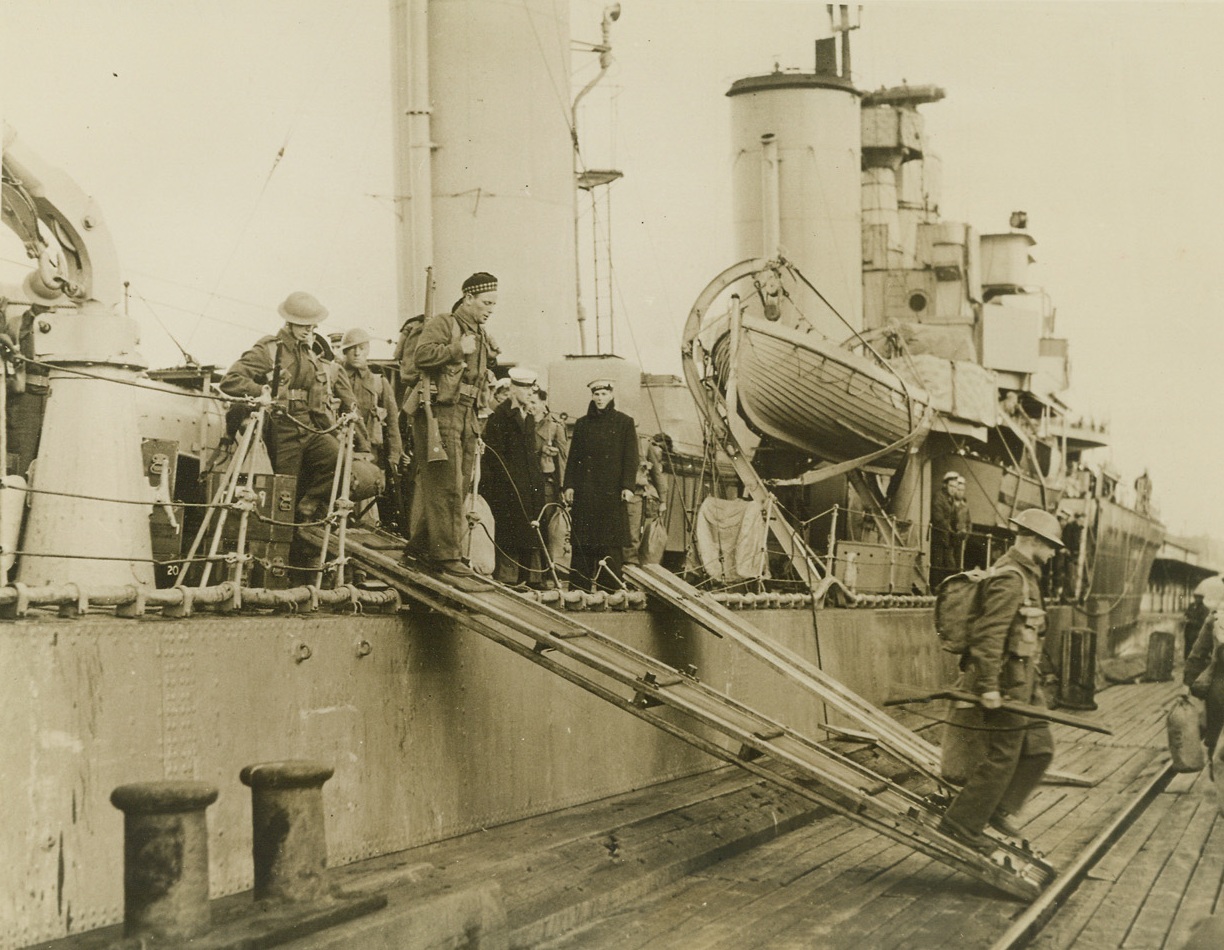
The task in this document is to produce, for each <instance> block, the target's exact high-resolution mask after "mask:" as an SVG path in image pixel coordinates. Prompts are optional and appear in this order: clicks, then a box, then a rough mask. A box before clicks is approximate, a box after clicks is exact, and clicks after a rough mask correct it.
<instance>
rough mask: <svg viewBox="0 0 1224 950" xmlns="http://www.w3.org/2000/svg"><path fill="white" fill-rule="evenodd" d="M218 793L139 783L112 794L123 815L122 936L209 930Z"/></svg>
mask: <svg viewBox="0 0 1224 950" xmlns="http://www.w3.org/2000/svg"><path fill="white" fill-rule="evenodd" d="M216 800H217V789H216V788H215V787H213V786H212V785H207V784H205V783H204V782H137V783H134V784H131V785H120V786H119V787H118V788H116V789H115V790H114V791H113V792H111V804H112V805H114V806H115V807H116V808H118V809H119V810H120V811H122V812H123V933H124V936H126V937H147V938H151V939H162V940H165V939H173V940H183V939H189V938H191V937H198V936H200V935H201V934H203V933H204V932H205V931H207V930H208V926H209V922H210V916H209V906H208V823H207V821H206V819H205V815H204V811H205V809H206V808H208V806H209V805H211V804H212V803H213V802H215V801H216Z"/></svg>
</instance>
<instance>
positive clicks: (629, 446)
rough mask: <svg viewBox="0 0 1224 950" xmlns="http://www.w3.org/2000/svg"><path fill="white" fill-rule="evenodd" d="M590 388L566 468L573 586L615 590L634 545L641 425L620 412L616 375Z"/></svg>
mask: <svg viewBox="0 0 1224 950" xmlns="http://www.w3.org/2000/svg"><path fill="white" fill-rule="evenodd" d="M587 388H588V389H590V390H591V402H590V404H589V406H588V407H587V412H586V415H585V416H582V417H581V418H580V419H579V420H578V421H577V422H576V423H575V424H574V437H573V440H572V441H571V442H570V455H569V464H568V465H566V467H565V482H564V485H565V492H564V497H565V502H566V504H569V505H573V514H572V526H571V540H572V543H573V552H574V553H573V560H572V561H571V563H570V587H571V588H574V589H577V590H590V588H591V584H592V583H595V584H597V585H598V586H599V587H600V588H601V589H604V590H614V589H616V588H617V586H619V584H620V573H621V567H622V565H623V558H624V548H625V546H626V545H628V544H629V519H628V512H627V508H626V506H627V504H628V503H629V502H630V501H632V500H633V491H634V489H635V488H636V487H637V473H638V444H637V429H636V425H635V424H634V421H633V418H632V417H631V416H627V415H625V413H623V412H618V411H617V409H616V404H615V398H614V394H613V387H612V380H610V379H595V380H592V381H591V382H590V383H588V384H587ZM601 563H602V567H601ZM609 573H610V574H611V576H609Z"/></svg>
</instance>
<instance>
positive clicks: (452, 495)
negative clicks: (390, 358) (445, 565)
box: [408, 404, 477, 561]
mask: <svg viewBox="0 0 1224 950" xmlns="http://www.w3.org/2000/svg"><path fill="white" fill-rule="evenodd" d="M433 414H434V418H435V419H436V420H437V423H438V434H439V436H440V437H441V440H442V448H443V449H444V450H445V451H446V460H445V461H434V462H431V461H429V460H428V458H429V454H428V451H427V448H426V446H427V444H428V439H429V426H428V424H427V420H426V418H425V413H424V411H420V412H417V413H416V414H415V415H414V416H413V417H412V444H413V446H414V449H415V458H414V460H413V468H414V470H415V473H416V478H415V483H414V485H413V490H412V512H411V516H410V519H409V522H410V524H409V538H408V551H409V552H410V553H412V554H415V555H417V556H418V557H423V558H427V559H429V560H431V561H457V560H459V559H461V558H463V557H464V556H465V555H466V554H467V552H466V551H465V550H463V548H464V540H465V539H466V538H467V532H468V528H467V517H466V514H465V511H464V506H465V502H466V499H467V496H468V493H469V492H471V490H472V476H473V474H474V472H475V470H476V439H477V430H476V413H475V412H474V411H473V409H472V407H471V406H467V405H463V404H456V405H451V406H435V407H434V410H433Z"/></svg>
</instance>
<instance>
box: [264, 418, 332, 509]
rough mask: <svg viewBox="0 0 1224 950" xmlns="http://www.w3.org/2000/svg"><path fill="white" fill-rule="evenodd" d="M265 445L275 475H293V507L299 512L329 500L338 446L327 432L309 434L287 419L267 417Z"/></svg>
mask: <svg viewBox="0 0 1224 950" xmlns="http://www.w3.org/2000/svg"><path fill="white" fill-rule="evenodd" d="M269 442H270V443H271V448H272V467H273V469H274V470H275V471H276V474H277V475H295V476H297V506H298V509H299V510H300V511H303V512H306V513H308V514H309V513H310V510H311V509H314V508H316V507H318V506H319V505H325V504H327V502H328V501H329V500H330V499H331V490H332V481H333V479H334V478H335V474H336V462H337V460H338V459H339V458H340V443H339V442H338V441H337V440H336V437H335V436H334V435H332V434H331V433H328V434H326V435H323V434H320V433H318V432H310V431H308V430H306V429H303V428H302V427H301V426H298V425H295V424H294V423H293V422H292V421H290V420H288V419H283V418H280V416H279V415H274V416H272V418H271V426H270V431H269Z"/></svg>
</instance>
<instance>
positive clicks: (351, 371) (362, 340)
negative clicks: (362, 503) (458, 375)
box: [340, 327, 409, 520]
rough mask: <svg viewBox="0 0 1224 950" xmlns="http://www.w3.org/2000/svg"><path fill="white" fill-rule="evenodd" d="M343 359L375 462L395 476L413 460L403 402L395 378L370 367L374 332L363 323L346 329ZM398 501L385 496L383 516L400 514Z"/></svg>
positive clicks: (342, 351) (345, 371)
mask: <svg viewBox="0 0 1224 950" xmlns="http://www.w3.org/2000/svg"><path fill="white" fill-rule="evenodd" d="M340 360H341V361H340V366H341V370H340V374H341V375H342V376H345V377H347V382H348V385H349V387H350V388H351V389H352V391H353V396H354V398H355V399H356V400H357V415H358V416H359V418H360V419H361V424H362V426H363V427H364V429H365V434H366V436H367V437H368V438H369V441H370V451H371V452H372V453H373V455H374V462H375V463H376V464H377V465H378V467H379V468H380V469H381V470H382V471H383V472H384V473H387V474H388V475H391V476H394V475H397V474H399V473H400V472H403V471H405V470H406V469H407V467H408V461H409V460H408V456H407V455H406V454H405V453H404V442H403V439H401V438H400V421H399V402H398V401H397V400H396V398H395V391H394V389H393V388H392V386H391V381H390V380H389V379H387V378H386V377H385V376H380V375H378V374H377V373H375V372H374V371H373V370H371V369H370V334H368V333H367V332H366V331H365V330H363V329H362V328H361V327H353V328H352V329H350V330H346V331H345V333H344V336H343V338H341V340H340ZM395 481H398V479H395ZM398 504H399V499H398V498H389V497H388V496H387V495H384V496H382V498H381V499H380V500H379V514H380V516H382V517H384V518H386V517H387V516H389V515H391V516H393V515H397V514H398ZM384 509H386V510H384ZM396 520H398V519H396Z"/></svg>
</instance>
